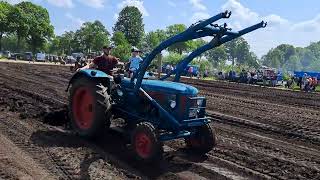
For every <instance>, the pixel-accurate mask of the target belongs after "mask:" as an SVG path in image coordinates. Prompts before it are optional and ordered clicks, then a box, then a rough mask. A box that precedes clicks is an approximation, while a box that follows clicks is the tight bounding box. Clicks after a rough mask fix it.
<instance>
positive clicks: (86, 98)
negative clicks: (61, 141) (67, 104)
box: [72, 87, 94, 129]
mask: <svg viewBox="0 0 320 180" xmlns="http://www.w3.org/2000/svg"><path fill="white" fill-rule="evenodd" d="M72 110H73V116H74V119H75V122H76V123H77V125H78V127H79V128H80V129H88V128H90V127H91V124H92V122H93V116H94V112H93V97H92V95H91V92H90V89H89V88H87V87H80V88H79V89H77V90H76V92H75V94H74V96H73V102H72Z"/></svg>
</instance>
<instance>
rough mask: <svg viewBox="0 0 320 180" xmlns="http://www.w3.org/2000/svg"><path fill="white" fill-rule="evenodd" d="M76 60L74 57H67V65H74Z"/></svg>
mask: <svg viewBox="0 0 320 180" xmlns="http://www.w3.org/2000/svg"><path fill="white" fill-rule="evenodd" d="M76 61H77V60H76V58H74V57H73V56H67V57H66V63H67V64H74V63H75V62H76Z"/></svg>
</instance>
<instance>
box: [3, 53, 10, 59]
mask: <svg viewBox="0 0 320 180" xmlns="http://www.w3.org/2000/svg"><path fill="white" fill-rule="evenodd" d="M11 55H12V54H11V52H10V51H3V52H2V56H3V57H5V58H8V59H10V58H11Z"/></svg>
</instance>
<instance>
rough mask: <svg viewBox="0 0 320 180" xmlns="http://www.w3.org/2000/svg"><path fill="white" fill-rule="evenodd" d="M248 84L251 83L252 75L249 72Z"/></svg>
mask: <svg viewBox="0 0 320 180" xmlns="http://www.w3.org/2000/svg"><path fill="white" fill-rule="evenodd" d="M247 83H248V84H250V83H251V73H250V72H249V71H248V72H247Z"/></svg>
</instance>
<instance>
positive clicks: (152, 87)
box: [122, 78, 198, 95]
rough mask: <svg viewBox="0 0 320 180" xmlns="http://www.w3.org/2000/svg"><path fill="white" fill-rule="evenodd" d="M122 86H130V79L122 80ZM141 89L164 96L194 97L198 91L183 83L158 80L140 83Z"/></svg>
mask: <svg viewBox="0 0 320 180" xmlns="http://www.w3.org/2000/svg"><path fill="white" fill-rule="evenodd" d="M122 85H123V86H125V87H129V86H130V79H129V78H124V79H123V80H122ZM142 88H143V89H144V90H145V91H147V92H148V91H152V92H161V93H166V94H183V95H196V94H198V89H197V88H195V87H193V86H190V85H187V84H183V83H177V82H171V81H160V80H147V79H144V80H143V81H142Z"/></svg>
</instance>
